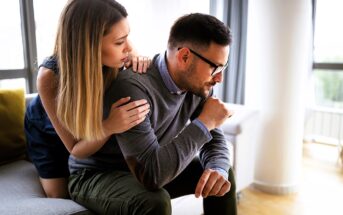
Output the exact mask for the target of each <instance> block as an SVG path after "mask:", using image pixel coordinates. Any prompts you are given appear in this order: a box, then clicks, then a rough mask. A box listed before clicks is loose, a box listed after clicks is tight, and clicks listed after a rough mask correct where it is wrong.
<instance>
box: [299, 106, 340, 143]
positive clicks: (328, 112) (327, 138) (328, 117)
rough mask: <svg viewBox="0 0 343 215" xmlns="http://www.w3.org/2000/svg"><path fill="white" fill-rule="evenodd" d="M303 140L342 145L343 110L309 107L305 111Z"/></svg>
mask: <svg viewBox="0 0 343 215" xmlns="http://www.w3.org/2000/svg"><path fill="white" fill-rule="evenodd" d="M304 140H305V141H313V142H321V143H327V144H333V145H339V146H342V145H343V110H342V109H332V108H319V107H315V108H309V109H307V111H306V117H305V129H304Z"/></svg>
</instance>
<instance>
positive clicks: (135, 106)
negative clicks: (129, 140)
mask: <svg viewBox="0 0 343 215" xmlns="http://www.w3.org/2000/svg"><path fill="white" fill-rule="evenodd" d="M129 101H130V97H125V98H121V99H119V100H118V101H116V102H115V103H114V104H113V105H112V107H111V111H110V114H109V116H108V118H107V119H106V120H104V130H105V133H106V135H111V134H118V133H122V132H124V131H127V130H129V129H130V128H132V127H134V126H135V125H138V124H139V123H141V122H143V121H144V119H145V117H146V115H147V114H148V113H149V111H150V106H149V104H148V102H147V101H146V100H145V99H141V100H137V101H133V102H130V103H127V102H129ZM126 103H127V104H126Z"/></svg>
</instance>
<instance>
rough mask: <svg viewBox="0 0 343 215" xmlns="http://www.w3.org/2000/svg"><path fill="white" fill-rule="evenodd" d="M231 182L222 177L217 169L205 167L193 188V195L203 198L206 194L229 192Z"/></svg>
mask: <svg viewBox="0 0 343 215" xmlns="http://www.w3.org/2000/svg"><path fill="white" fill-rule="evenodd" d="M230 188H231V183H230V182H229V181H228V180H227V178H224V177H223V176H222V175H221V174H220V173H219V172H218V171H216V170H212V169H206V170H205V171H204V173H203V174H202V176H201V177H200V179H199V182H198V184H197V186H196V188H195V197H197V198H198V197H199V196H200V195H201V196H202V197H203V198H206V197H207V196H223V195H225V194H226V193H227V192H229V190H230Z"/></svg>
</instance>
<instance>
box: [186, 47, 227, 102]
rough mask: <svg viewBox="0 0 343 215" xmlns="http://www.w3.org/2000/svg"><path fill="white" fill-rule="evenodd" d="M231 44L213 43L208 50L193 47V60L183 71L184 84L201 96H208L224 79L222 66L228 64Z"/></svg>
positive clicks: (187, 88)
mask: <svg viewBox="0 0 343 215" xmlns="http://www.w3.org/2000/svg"><path fill="white" fill-rule="evenodd" d="M229 51H230V48H229V46H221V45H218V44H215V43H212V44H211V45H210V46H209V48H208V49H207V50H202V51H200V50H195V49H191V50H190V54H191V55H193V56H192V58H191V59H192V61H191V63H190V65H189V67H188V68H187V71H186V72H184V73H183V76H184V77H182V80H183V82H184V83H183V84H182V85H183V86H185V88H186V90H187V91H190V92H192V93H194V94H195V95H198V96H201V97H207V96H208V95H209V93H210V91H211V89H212V88H213V86H214V85H216V84H217V83H220V82H222V80H223V72H224V70H223V71H221V67H225V66H226V65H227V61H228V57H229ZM199 55H200V56H199Z"/></svg>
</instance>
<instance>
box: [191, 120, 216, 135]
mask: <svg viewBox="0 0 343 215" xmlns="http://www.w3.org/2000/svg"><path fill="white" fill-rule="evenodd" d="M192 122H193V123H194V124H195V125H196V126H198V127H199V128H200V129H201V130H202V131H203V132H204V134H205V135H206V136H207V138H209V139H210V138H211V139H212V135H211V133H210V131H209V130H208V129H207V127H206V126H205V125H204V123H202V122H201V121H200V120H199V119H198V118H196V119H195V120H193V121H192Z"/></svg>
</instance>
